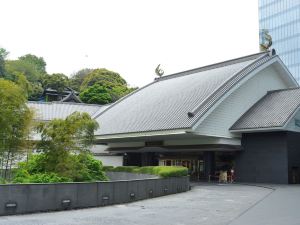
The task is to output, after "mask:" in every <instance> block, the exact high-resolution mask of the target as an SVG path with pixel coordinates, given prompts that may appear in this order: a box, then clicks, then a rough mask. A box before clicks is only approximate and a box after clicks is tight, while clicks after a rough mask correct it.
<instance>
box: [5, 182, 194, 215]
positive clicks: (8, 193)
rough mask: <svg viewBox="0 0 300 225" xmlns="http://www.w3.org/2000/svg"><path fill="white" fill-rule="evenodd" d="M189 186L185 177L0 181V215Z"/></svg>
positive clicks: (115, 201) (112, 201) (118, 200)
mask: <svg viewBox="0 0 300 225" xmlns="http://www.w3.org/2000/svg"><path fill="white" fill-rule="evenodd" d="M188 190H189V177H172V178H166V179H162V178H149V179H143V180H127V181H108V182H93V183H59V184H8V185H5V184H4V185H0V215H11V214H22V213H33V212H42V211H55V210H68V209H76V208H86V207H97V206H105V205H113V204H120V203H128V202H133V201H137V200H142V199H147V198H153V197H159V196H163V195H169V194H175V193H179V192H184V191H188Z"/></svg>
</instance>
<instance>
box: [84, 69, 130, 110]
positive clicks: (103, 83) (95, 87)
mask: <svg viewBox="0 0 300 225" xmlns="http://www.w3.org/2000/svg"><path fill="white" fill-rule="evenodd" d="M80 89H81V93H80V97H81V100H82V101H83V102H85V103H97V104H106V103H111V102H114V101H116V100H118V99H119V98H121V97H123V96H125V95H127V94H128V93H130V92H132V91H133V90H135V88H129V87H128V86H127V82H126V81H125V80H124V79H123V78H122V77H121V76H120V75H119V74H118V73H115V72H113V71H109V70H107V69H95V70H93V71H92V72H91V73H89V74H88V75H87V76H86V77H85V79H84V80H83V82H82V85H81V88H80ZM101 95H103V96H101Z"/></svg>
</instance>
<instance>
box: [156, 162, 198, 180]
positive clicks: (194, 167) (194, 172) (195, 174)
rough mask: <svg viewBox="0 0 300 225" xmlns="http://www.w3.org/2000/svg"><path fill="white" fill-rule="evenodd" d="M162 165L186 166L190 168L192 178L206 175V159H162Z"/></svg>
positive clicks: (196, 178) (195, 178) (160, 163)
mask: <svg viewBox="0 0 300 225" xmlns="http://www.w3.org/2000/svg"><path fill="white" fill-rule="evenodd" d="M159 165H160V166H184V167H187V168H188V170H189V175H190V177H191V180H200V179H201V178H203V177H204V161H203V160H199V159H161V160H160V161H159Z"/></svg>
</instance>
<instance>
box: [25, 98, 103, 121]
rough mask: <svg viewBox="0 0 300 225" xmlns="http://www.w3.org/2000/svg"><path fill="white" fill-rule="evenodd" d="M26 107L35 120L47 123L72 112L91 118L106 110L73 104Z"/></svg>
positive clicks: (31, 104) (101, 107)
mask: <svg viewBox="0 0 300 225" xmlns="http://www.w3.org/2000/svg"><path fill="white" fill-rule="evenodd" d="M28 106H29V107H30V108H33V109H34V111H35V114H36V115H35V119H37V120H42V121H49V120H53V119H65V118H66V117H67V116H69V115H70V114H72V113H73V112H75V111H77V112H87V113H88V114H90V115H91V116H93V115H94V114H95V113H96V112H97V113H100V112H101V111H102V110H104V109H105V108H106V106H101V105H91V104H83V103H73V102H28Z"/></svg>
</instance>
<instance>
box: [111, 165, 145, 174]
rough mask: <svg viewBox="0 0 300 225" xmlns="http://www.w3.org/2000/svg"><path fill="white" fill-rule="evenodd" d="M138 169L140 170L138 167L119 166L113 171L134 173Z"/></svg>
mask: <svg viewBox="0 0 300 225" xmlns="http://www.w3.org/2000/svg"><path fill="white" fill-rule="evenodd" d="M137 168H139V167H138V166H117V167H115V168H114V169H113V170H112V171H114V172H128V173H133V172H134V169H137Z"/></svg>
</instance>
